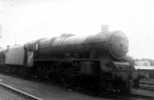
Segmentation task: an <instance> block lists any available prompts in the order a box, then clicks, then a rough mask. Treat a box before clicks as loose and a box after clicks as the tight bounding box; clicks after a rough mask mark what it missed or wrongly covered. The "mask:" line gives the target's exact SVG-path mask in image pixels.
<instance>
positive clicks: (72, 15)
mask: <svg viewBox="0 0 154 100" xmlns="http://www.w3.org/2000/svg"><path fill="white" fill-rule="evenodd" d="M153 5H154V1H153V0H0V36H1V38H0V45H1V46H6V45H8V44H9V45H12V44H15V43H16V44H22V43H26V42H28V41H31V40H35V39H38V38H42V37H52V36H57V35H59V34H62V33H73V34H78V35H90V34H96V33H98V32H99V31H100V30H101V25H108V26H109V28H110V30H121V31H123V32H124V33H125V34H126V35H127V37H128V39H129V52H128V55H130V56H132V57H134V58H151V59H154V53H153V52H154V46H153V43H154V6H153Z"/></svg>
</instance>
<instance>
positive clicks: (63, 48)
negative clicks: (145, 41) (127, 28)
mask: <svg viewBox="0 0 154 100" xmlns="http://www.w3.org/2000/svg"><path fill="white" fill-rule="evenodd" d="M127 52H128V39H127V37H126V36H125V34H124V33H122V32H121V31H115V32H108V33H101V32H100V33H98V34H95V35H91V36H83V37H81V36H77V35H73V34H62V35H61V36H58V37H53V38H50V39H39V40H37V41H34V42H30V43H27V44H24V45H22V46H16V47H10V48H8V49H6V50H3V51H1V52H0V63H1V67H0V71H1V72H2V71H3V72H4V71H5V72H8V73H15V74H18V75H21V76H22V75H23V76H26V77H34V78H38V79H47V80H54V81H57V82H59V83H61V84H63V85H64V86H66V87H80V88H82V87H84V88H90V89H94V90H97V91H99V92H104V91H105V92H126V91H127V92H128V91H129V90H130V87H131V75H132V67H131V66H130V63H129V62H128V61H127V60H126V57H127V56H126V54H127ZM2 65H5V66H2Z"/></svg>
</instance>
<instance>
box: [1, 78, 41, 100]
mask: <svg viewBox="0 0 154 100" xmlns="http://www.w3.org/2000/svg"><path fill="white" fill-rule="evenodd" d="M0 88H3V89H2V90H4V89H5V90H6V91H9V92H10V93H13V94H15V95H18V96H19V97H21V98H24V99H25V100H43V99H42V98H39V97H37V96H34V95H32V94H30V93H27V92H25V91H22V90H19V89H17V88H14V87H12V86H10V85H8V84H5V83H3V82H2V81H1V80H0ZM7 98H9V97H7ZM10 98H11V97H10ZM12 99H13V98H12ZM12 99H9V100H12ZM13 100H15V99H13ZM17 100H18V99H17ZM19 100H21V99H19Z"/></svg>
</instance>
